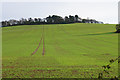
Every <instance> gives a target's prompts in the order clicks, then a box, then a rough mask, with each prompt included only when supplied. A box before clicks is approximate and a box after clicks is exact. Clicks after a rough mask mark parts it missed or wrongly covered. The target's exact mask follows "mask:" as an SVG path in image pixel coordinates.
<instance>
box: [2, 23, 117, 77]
mask: <svg viewBox="0 0 120 80" xmlns="http://www.w3.org/2000/svg"><path fill="white" fill-rule="evenodd" d="M114 32H115V25H114V24H82V23H75V24H54V25H52V24H51V25H21V26H12V27H4V28H2V44H3V45H2V61H3V63H2V76H3V78H18V77H19V78H90V77H93V78H97V77H98V73H99V72H102V71H103V68H102V67H101V66H103V65H107V64H108V63H109V60H110V59H115V58H117V57H118V34H117V33H114ZM40 40H41V41H40ZM35 51H36V52H35ZM31 54H32V55H31ZM109 71H110V74H104V77H111V76H117V75H118V64H117V62H115V63H114V64H112V66H111V69H110V70H109Z"/></svg>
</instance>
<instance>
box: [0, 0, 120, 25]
mask: <svg viewBox="0 0 120 80" xmlns="http://www.w3.org/2000/svg"><path fill="white" fill-rule="evenodd" d="M118 1H119V0H17V1H16V0H2V1H1V2H2V20H9V19H20V18H29V17H32V18H35V17H40V18H44V17H47V16H48V15H53V14H54V15H60V16H62V17H64V16H69V15H76V14H77V15H79V16H80V17H82V18H87V17H89V18H91V19H96V20H98V21H103V22H104V23H110V24H117V23H118Z"/></svg>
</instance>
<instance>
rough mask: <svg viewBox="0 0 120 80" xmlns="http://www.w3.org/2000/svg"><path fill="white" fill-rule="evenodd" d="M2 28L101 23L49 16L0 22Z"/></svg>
mask: <svg viewBox="0 0 120 80" xmlns="http://www.w3.org/2000/svg"><path fill="white" fill-rule="evenodd" d="M1 23H2V27H6V26H16V25H40V24H69V23H97V24H103V22H100V21H96V20H95V19H82V18H80V17H79V16H78V15H75V16H71V15H69V16H65V17H64V18H63V17H61V16H58V15H52V16H51V15H49V16H48V17H46V18H43V19H41V18H28V19H25V18H21V19H20V20H14V19H10V20H8V21H2V22H1Z"/></svg>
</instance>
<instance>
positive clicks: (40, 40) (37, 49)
mask: <svg viewBox="0 0 120 80" xmlns="http://www.w3.org/2000/svg"><path fill="white" fill-rule="evenodd" d="M42 39H43V35H42V36H41V39H40V42H39V45H38V47H37V48H36V50H35V51H34V52H33V53H32V54H31V55H34V54H35V53H36V52H37V51H38V49H39V47H40V44H41V42H42Z"/></svg>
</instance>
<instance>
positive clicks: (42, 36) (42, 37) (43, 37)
mask: <svg viewBox="0 0 120 80" xmlns="http://www.w3.org/2000/svg"><path fill="white" fill-rule="evenodd" d="M42 40H43V51H42V55H43V56H44V55H45V36H44V26H43V32H42V35H41V39H40V41H39V44H38V46H37V48H36V49H35V51H33V53H32V54H31V55H34V54H35V53H36V52H37V51H38V49H39V48H40V45H41V43H42Z"/></svg>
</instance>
